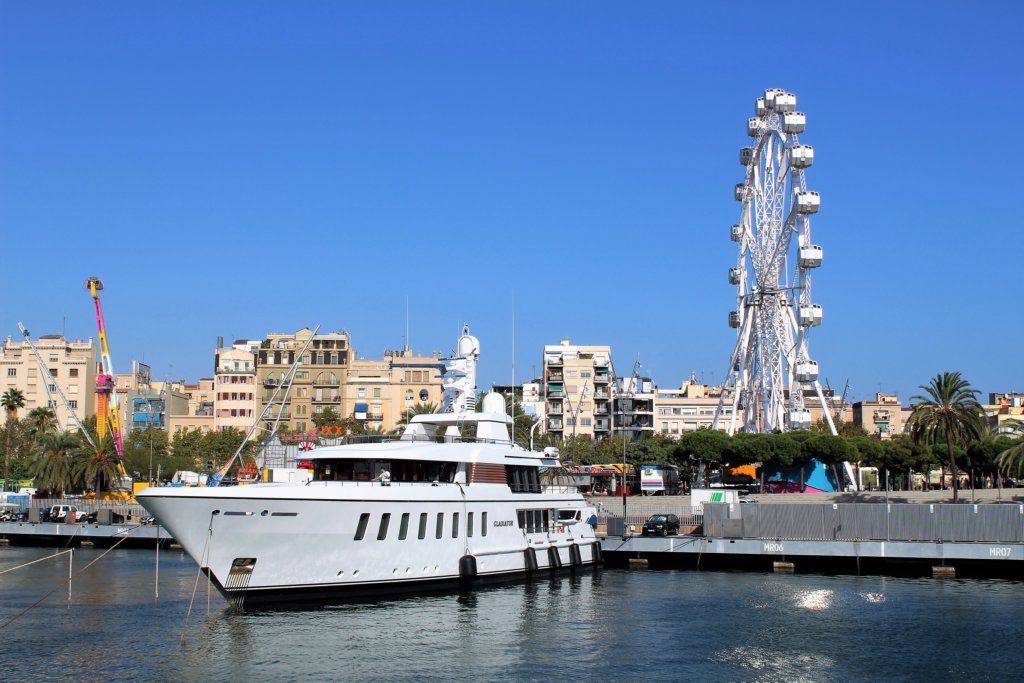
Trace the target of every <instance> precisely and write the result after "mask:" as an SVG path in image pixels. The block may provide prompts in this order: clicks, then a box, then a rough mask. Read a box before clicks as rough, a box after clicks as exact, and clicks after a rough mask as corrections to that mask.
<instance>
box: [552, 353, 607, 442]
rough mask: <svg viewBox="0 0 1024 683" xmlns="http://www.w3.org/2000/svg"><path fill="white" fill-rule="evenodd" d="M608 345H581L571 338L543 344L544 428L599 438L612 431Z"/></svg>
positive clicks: (560, 433) (564, 435) (561, 434)
mask: <svg viewBox="0 0 1024 683" xmlns="http://www.w3.org/2000/svg"><path fill="white" fill-rule="evenodd" d="M611 359H612V349H611V347H610V346H581V345H575V344H573V343H572V342H571V341H570V340H568V339H565V340H562V341H561V342H560V343H559V344H552V345H546V346H545V347H544V358H543V368H544V377H543V383H542V389H543V394H544V413H545V416H546V423H547V424H546V425H545V428H546V430H547V431H548V432H550V433H551V434H554V435H555V436H558V437H561V438H563V439H569V438H572V437H581V436H582V437H588V438H592V439H594V440H595V441H600V440H601V439H604V438H606V437H608V436H610V435H611V433H612V422H611V398H612V395H611V379H612V376H611Z"/></svg>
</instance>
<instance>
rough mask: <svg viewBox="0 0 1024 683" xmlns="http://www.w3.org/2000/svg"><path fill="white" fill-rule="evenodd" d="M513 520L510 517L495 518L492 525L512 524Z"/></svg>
mask: <svg viewBox="0 0 1024 683" xmlns="http://www.w3.org/2000/svg"><path fill="white" fill-rule="evenodd" d="M514 523H515V522H513V521H512V520H511V519H496V520H494V526H512V525H513V524H514Z"/></svg>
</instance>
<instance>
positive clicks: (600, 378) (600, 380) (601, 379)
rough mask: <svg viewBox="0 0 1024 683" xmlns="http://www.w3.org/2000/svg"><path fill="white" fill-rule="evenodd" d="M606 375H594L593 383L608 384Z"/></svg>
mask: <svg viewBox="0 0 1024 683" xmlns="http://www.w3.org/2000/svg"><path fill="white" fill-rule="evenodd" d="M608 381H609V377H608V375H594V384H608Z"/></svg>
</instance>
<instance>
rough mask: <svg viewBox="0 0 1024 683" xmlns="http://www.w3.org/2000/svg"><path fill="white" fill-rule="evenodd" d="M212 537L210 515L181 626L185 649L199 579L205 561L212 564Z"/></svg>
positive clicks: (180, 642) (182, 643)
mask: <svg viewBox="0 0 1024 683" xmlns="http://www.w3.org/2000/svg"><path fill="white" fill-rule="evenodd" d="M212 537H213V515H210V526H208V527H207V528H206V543H205V544H204V545H203V552H202V554H200V555H199V557H200V561H199V563H198V564H199V568H198V570H197V571H196V581H195V584H194V585H193V586H192V598H191V599H190V600H189V601H188V609H187V610H185V621H184V623H182V625H181V637H180V638H179V639H178V644H179V645H180V646H181V647H185V631H186V630H188V618H189V616H190V615H191V614H192V604H193V603H194V602H195V601H196V592H198V590H199V577H200V576H202V573H203V561H204V560H205V562H206V564H207V565H209V564H210V556H209V549H210V539H211V538H212Z"/></svg>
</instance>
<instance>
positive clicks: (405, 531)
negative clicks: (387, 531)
mask: <svg viewBox="0 0 1024 683" xmlns="http://www.w3.org/2000/svg"><path fill="white" fill-rule="evenodd" d="M408 535H409V513H408V512H403V513H402V525H401V526H400V527H398V540H399V541H404V540H405V537H406V536H408Z"/></svg>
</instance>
